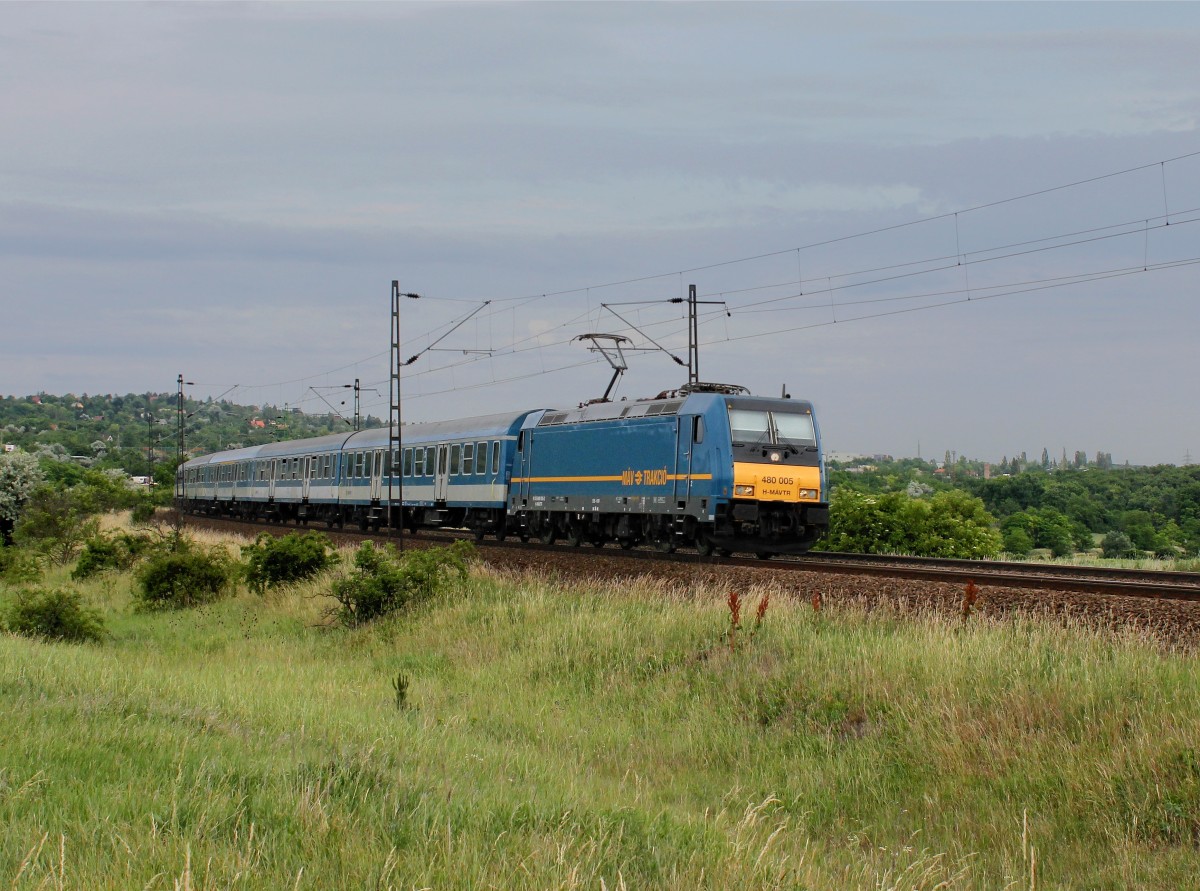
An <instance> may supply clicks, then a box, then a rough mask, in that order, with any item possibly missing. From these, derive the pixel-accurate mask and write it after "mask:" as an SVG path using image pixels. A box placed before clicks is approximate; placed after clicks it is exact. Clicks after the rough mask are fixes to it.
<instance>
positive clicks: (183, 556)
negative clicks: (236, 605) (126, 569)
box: [135, 536, 236, 609]
mask: <svg viewBox="0 0 1200 891" xmlns="http://www.w3.org/2000/svg"><path fill="white" fill-rule="evenodd" d="M235 574H236V573H235V567H234V566H233V563H232V561H231V560H230V559H229V555H228V554H226V553H225V551H224V550H223V549H222V548H220V547H217V548H213V549H211V550H205V549H203V548H200V547H198V546H196V545H195V544H194V543H192V542H191V541H189V540H188V539H187V538H185V537H182V536H177V537H176V539H175V550H172V551H166V552H163V553H158V554H155V555H154V556H152V557H151V558H150V559H149V560H147V561H146V562H145V563H143V564H142V565H141V566H140V567H139V568H138V570H137V573H136V579H137V584H138V588H137V591H136V592H135V593H136V596H137V599H138V601H139V602H140V604H141V605H142V606H143V607H146V608H147V609H184V608H186V607H190V606H198V605H200V604H202V603H211V602H212V601H214V600H217V599H218V598H220V597H221V596H222V595H223V594H225V593H226V592H227V591H228V590H229V589H230V588H231V586H232V583H233V579H234V576H235Z"/></svg>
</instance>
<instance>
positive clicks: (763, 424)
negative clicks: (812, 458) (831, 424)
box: [729, 408, 817, 445]
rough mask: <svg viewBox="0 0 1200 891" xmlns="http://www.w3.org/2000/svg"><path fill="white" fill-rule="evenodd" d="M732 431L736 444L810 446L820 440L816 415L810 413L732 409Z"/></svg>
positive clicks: (730, 428) (730, 426) (730, 416)
mask: <svg viewBox="0 0 1200 891" xmlns="http://www.w3.org/2000/svg"><path fill="white" fill-rule="evenodd" d="M729 431H730V433H731V434H732V436H733V441H734V442H740V443H747V444H750V445H757V444H759V443H771V444H772V445H781V444H782V445H788V444H790V445H809V444H812V443H815V442H816V441H817V434H816V430H815V428H814V427H813V419H812V415H810V414H807V413H803V414H802V413H793V412H782V411H755V410H751V409H743V408H730V409H729Z"/></svg>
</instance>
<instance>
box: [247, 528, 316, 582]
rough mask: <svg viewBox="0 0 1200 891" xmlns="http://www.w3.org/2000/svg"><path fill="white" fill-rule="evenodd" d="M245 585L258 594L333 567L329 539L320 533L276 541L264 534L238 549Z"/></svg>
mask: <svg viewBox="0 0 1200 891" xmlns="http://www.w3.org/2000/svg"><path fill="white" fill-rule="evenodd" d="M242 556H243V557H245V558H246V569H245V573H246V583H247V584H248V585H249V586H250V588H251V589H252V590H254V591H257V592H258V593H259V594H262V593H263V591H264V590H265V589H266V588H267V586H268V585H271V586H275V585H288V584H291V583H292V582H298V581H302V580H303V579H308V578H312V577H313V576H314V575H316V574H317V573H319V572H323V571H324V570H326V569H329V568H330V567H331V566H334V565H335V564H336V563H337V561H338V558H337V554H336V553H334V550H333V545H332V544H331V543H330V541H329V537H328V536H326V535H322V534H321V533H320V532H306V533H304V534H303V535H301V534H300V533H298V532H289V533H288V534H287V535H285V536H283V537H282V538H276V537H275V536H273V535H271V534H270V533H268V532H264V533H262V534H261V535H259V536H258V538H257V539H256V540H255V542H254V544H252V545H246V546H245V547H243V548H242Z"/></svg>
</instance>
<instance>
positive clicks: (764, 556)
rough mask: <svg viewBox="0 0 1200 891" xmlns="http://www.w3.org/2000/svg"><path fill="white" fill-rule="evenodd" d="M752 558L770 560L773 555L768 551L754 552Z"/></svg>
mask: <svg viewBox="0 0 1200 891" xmlns="http://www.w3.org/2000/svg"><path fill="white" fill-rule="evenodd" d="M754 556H755V557H757V558H758V559H759V560H770V559H771V558H772V557H774V556H775V555H774V554H772V553H771V552H770V551H755V552H754Z"/></svg>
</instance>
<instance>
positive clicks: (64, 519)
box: [13, 485, 100, 563]
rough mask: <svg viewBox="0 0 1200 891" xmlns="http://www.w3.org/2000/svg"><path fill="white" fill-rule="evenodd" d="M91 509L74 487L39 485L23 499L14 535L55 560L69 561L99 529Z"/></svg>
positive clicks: (23, 542) (56, 561)
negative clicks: (28, 496)
mask: <svg viewBox="0 0 1200 891" xmlns="http://www.w3.org/2000/svg"><path fill="white" fill-rule="evenodd" d="M89 514H90V509H89V507H88V505H87V504H86V503H85V501H84V500H81V499H80V498H79V497H77V496H76V494H75V490H73V489H71V490H68V489H61V488H56V487H54V486H50V485H45V486H39V487H38V488H37V489H35V490H34V492H33V494H32V495H31V496H30V498H29V501H27V502H26V504H25V508H24V510H23V511H22V512H21V517H20V519H19V520H17V524H16V528H15V529H14V530H13V537H14V538H15V539H16V541H17V542H19V543H20V544H23V545H28V546H29V547H32V548H36V549H37V550H38V551H41V552H42V553H43V554H45V555H46V556H47V557H49V558H50V559H51V560H53V561H54V562H55V563H69V562H71V560H73V559H74V557H75V554H76V553H78V552H79V549H80V547H81V546H82V545H83V543H84V542H85V541H87V540H88V539H89V538H92V537H93V536H95V535H96V533H97V532H98V531H99V528H100V524H99V522H98V521H97V520H95V519H94V518H89Z"/></svg>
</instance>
